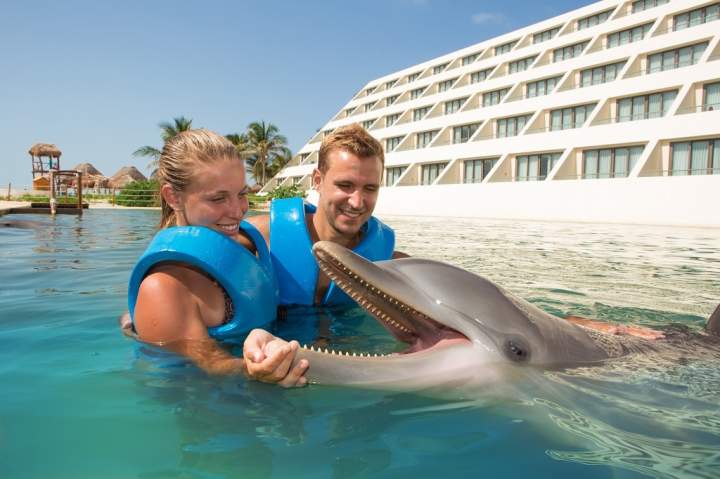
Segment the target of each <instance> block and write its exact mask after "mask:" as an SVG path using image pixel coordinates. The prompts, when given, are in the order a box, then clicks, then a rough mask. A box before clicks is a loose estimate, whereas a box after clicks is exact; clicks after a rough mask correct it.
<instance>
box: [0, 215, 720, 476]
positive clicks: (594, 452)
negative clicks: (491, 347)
mask: <svg viewBox="0 0 720 479" xmlns="http://www.w3.org/2000/svg"><path fill="white" fill-rule="evenodd" d="M156 215H157V212H154V211H152V212H150V211H100V210H91V211H89V212H88V213H87V214H86V215H84V216H83V217H82V218H76V217H74V216H59V217H58V218H57V219H55V220H51V219H50V218H47V217H39V216H18V218H23V219H34V220H38V221H42V222H44V223H45V227H44V228H42V229H41V230H39V231H32V230H13V229H3V230H0V264H1V265H2V268H0V311H1V312H0V384H2V399H0V477H3V478H5V477H7V478H41V477H42V478H48V477H50V478H82V477H92V478H95V477H103V478H113V477H122V478H127V477H141V478H163V477H198V478H215V477H218V478H219V477H243V478H245V477H247V478H253V477H258V478H265V477H268V478H270V477H271V478H284V477H338V478H346V477H387V478H395V477H408V476H411V475H412V476H413V477H418V478H424V477H438V476H441V475H443V476H450V477H469V476H470V475H472V476H473V477H475V476H478V475H482V476H485V477H495V476H500V475H502V476H507V475H512V476H521V477H576V476H580V475H582V476H583V477H585V478H595V477H598V478H600V477H603V478H604V477H623V478H624V477H628V478H631V477H667V478H672V477H707V478H711V477H717V472H716V471H717V470H720V452H719V451H720V412H719V411H720V399H719V398H720V373H719V372H718V371H720V368H718V366H720V360H718V357H717V356H715V355H713V354H707V355H694V356H693V354H692V351H686V352H683V354H681V355H678V358H680V359H677V358H674V359H672V360H667V361H665V360H663V361H656V360H652V361H651V360H644V359H643V358H638V360H637V362H636V363H633V364H632V365H630V366H628V364H624V365H621V366H613V367H603V368H596V369H594V370H583V371H566V372H554V373H548V374H546V375H543V376H540V377H539V380H538V382H537V384H533V385H532V386H533V387H532V388H529V389H530V391H529V393H528V391H527V390H525V391H524V394H523V395H522V396H518V397H517V398H510V399H509V400H507V401H504V402H501V403H498V402H497V401H490V402H488V401H483V400H482V399H483V398H481V397H480V398H477V397H463V396H462V395H461V394H459V395H458V396H457V397H451V398H449V399H448V398H445V399H438V398H432V397H424V396H421V395H415V394H407V393H404V394H403V393H387V392H374V391H358V390H351V389H343V388H329V387H310V388H305V389H302V390H289V391H288V390H282V389H279V388H276V387H272V386H267V385H264V384H258V383H253V382H246V381H244V380H242V379H236V378H226V379H218V378H210V377H207V376H206V375H204V374H203V373H201V372H199V371H197V370H196V369H195V368H194V367H192V366H189V365H187V364H185V363H183V362H181V361H174V360H172V359H171V358H164V359H163V358H160V359H152V358H149V357H148V355H146V354H143V353H142V351H139V348H138V347H137V345H135V344H134V343H133V342H132V341H130V340H127V339H126V338H124V337H122V336H121V335H120V334H119V333H118V331H117V327H116V319H117V316H118V315H119V314H120V312H121V311H122V310H123V309H124V308H125V304H126V291H127V287H126V283H127V279H128V276H129V272H130V269H131V268H132V265H133V263H134V261H135V260H136V259H137V257H138V256H139V254H140V253H141V252H142V250H143V248H144V247H145V246H146V244H147V242H148V241H149V239H150V237H151V235H152V233H153V230H154V225H155V223H156V220H157V218H156ZM384 219H385V220H386V222H388V223H389V224H390V225H392V226H393V227H394V228H395V229H396V231H397V236H398V249H401V250H403V251H406V252H408V253H410V254H412V255H416V256H423V257H430V258H434V259H440V260H443V261H448V262H452V263H455V264H459V265H461V266H463V267H465V268H467V269H470V270H472V271H475V272H477V273H480V274H483V275H486V276H488V277H490V278H491V279H493V280H494V281H497V282H498V283H500V284H502V285H503V286H505V287H506V288H508V289H510V290H512V291H513V292H515V293H517V294H519V295H520V296H522V297H524V298H526V299H528V300H530V301H532V302H533V303H535V304H537V305H538V306H540V307H542V308H544V309H546V310H547V311H550V312H552V313H555V314H560V315H565V314H580V315H586V316H592V317H597V318H600V319H605V320H611V321H618V322H632V323H641V324H645V325H649V326H656V327H661V326H664V325H668V324H674V323H681V324H683V325H687V326H689V327H690V328H694V329H700V328H701V327H702V324H703V322H704V319H705V318H706V317H707V315H708V314H709V313H710V312H711V311H712V310H713V309H714V307H715V306H716V303H718V302H719V301H720V230H717V229H701V228H695V229H693V228H668V227H651V226H627V225H594V224H569V223H543V222H518V221H500V220H468V219H462V220H461V219H439V218H408V217H387V218H384ZM276 332H277V333H278V334H281V335H283V336H285V337H288V338H300V339H303V340H305V341H313V340H315V339H317V338H319V340H320V341H321V342H323V344H330V345H334V346H337V347H342V348H344V349H349V348H351V347H358V348H362V349H364V350H371V351H391V350H395V349H397V348H398V345H397V344H395V343H394V342H393V341H392V340H391V339H390V338H389V337H388V336H387V334H386V333H385V332H384V330H383V329H382V328H381V327H379V326H378V325H376V324H375V323H374V321H373V320H372V319H370V318H369V317H367V316H366V315H365V314H364V313H362V312H361V311H358V310H354V311H350V312H345V313H342V314H337V313H333V312H321V313H319V314H316V315H313V316H299V315H292V316H291V318H290V319H289V320H288V321H286V322H285V323H283V324H280V325H277V327H276ZM685 353H687V354H685ZM675 359H677V360H675ZM451 396H452V395H451Z"/></svg>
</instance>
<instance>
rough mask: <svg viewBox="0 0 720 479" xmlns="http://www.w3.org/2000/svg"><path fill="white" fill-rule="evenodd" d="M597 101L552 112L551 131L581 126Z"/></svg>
mask: <svg viewBox="0 0 720 479" xmlns="http://www.w3.org/2000/svg"><path fill="white" fill-rule="evenodd" d="M595 105H597V103H589V104H587V105H580V106H574V107H572V108H561V109H559V110H553V111H551V112H550V131H557V130H569V129H572V128H580V127H582V126H583V125H584V124H585V120H587V117H588V116H590V113H592V111H593V109H594V108H595Z"/></svg>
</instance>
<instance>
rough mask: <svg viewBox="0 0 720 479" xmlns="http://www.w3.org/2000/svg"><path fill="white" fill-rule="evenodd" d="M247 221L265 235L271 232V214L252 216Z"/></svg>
mask: <svg viewBox="0 0 720 479" xmlns="http://www.w3.org/2000/svg"><path fill="white" fill-rule="evenodd" d="M245 221H247V222H248V223H250V224H251V225H253V226H254V227H255V228H257V229H258V230H259V231H260V233H262V235H263V236H267V235H268V234H270V215H255V216H250V217H248V218H246V219H245Z"/></svg>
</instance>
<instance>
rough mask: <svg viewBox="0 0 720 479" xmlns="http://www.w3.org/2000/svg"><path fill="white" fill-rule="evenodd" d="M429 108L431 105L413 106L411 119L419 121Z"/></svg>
mask: <svg viewBox="0 0 720 479" xmlns="http://www.w3.org/2000/svg"><path fill="white" fill-rule="evenodd" d="M430 108H432V105H427V106H424V107H422V108H415V109H414V110H413V121H420V120H422V119H423V118H425V115H427V114H428V112H429V111H430Z"/></svg>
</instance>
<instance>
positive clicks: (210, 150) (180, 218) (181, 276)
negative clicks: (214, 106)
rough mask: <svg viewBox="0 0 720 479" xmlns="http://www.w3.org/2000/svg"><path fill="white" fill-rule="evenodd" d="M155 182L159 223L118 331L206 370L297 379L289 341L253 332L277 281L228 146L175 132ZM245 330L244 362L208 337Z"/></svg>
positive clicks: (268, 310)
mask: <svg viewBox="0 0 720 479" xmlns="http://www.w3.org/2000/svg"><path fill="white" fill-rule="evenodd" d="M158 180H159V182H160V196H161V206H162V220H161V224H160V228H161V230H160V231H159V232H158V234H157V235H156V237H155V238H154V239H153V242H152V243H151V244H150V246H149V247H148V250H147V251H146V252H145V254H144V255H143V257H142V258H141V259H140V261H139V262H138V264H137V266H136V267H135V269H134V270H133V274H132V277H131V281H130V287H129V293H128V296H129V315H128V316H127V317H126V319H125V321H124V328H125V329H126V330H132V331H134V333H135V335H136V336H137V337H138V339H140V340H142V341H145V342H148V343H152V344H156V345H160V346H162V347H165V348H167V349H169V350H172V351H174V352H176V353H179V354H182V355H184V356H186V357H188V358H190V359H191V360H192V361H193V362H194V363H195V364H197V365H198V366H199V367H200V368H202V369H204V370H205V371H207V372H209V373H211V374H244V375H246V376H247V377H250V378H254V379H258V380H260V381H264V382H272V383H279V384H280V385H282V386H287V387H292V386H302V385H304V384H305V382H306V380H305V377H304V373H305V371H306V369H307V367H308V364H307V361H301V362H300V363H298V365H296V366H295V367H294V368H291V363H292V359H293V357H294V355H295V351H297V348H298V344H297V342H296V341H292V342H289V343H288V342H286V341H284V340H282V339H280V338H276V337H274V336H273V335H272V334H270V333H268V332H267V331H264V330H262V329H258V328H255V329H253V327H256V326H257V327H259V326H262V325H263V324H265V323H267V322H269V321H272V320H273V319H274V317H275V308H276V301H277V286H276V285H275V283H274V281H275V280H274V273H273V272H272V267H271V266H270V263H269V255H268V253H267V247H266V245H265V242H264V241H263V240H262V236H261V235H260V234H259V233H258V232H257V230H255V228H254V227H252V226H251V225H249V224H248V223H245V222H243V218H244V216H245V214H246V213H247V210H248V199H247V192H248V186H247V184H246V181H245V165H244V162H243V159H242V158H241V157H240V155H239V154H238V152H237V150H236V149H235V147H234V146H233V145H232V144H231V143H230V142H229V141H228V140H227V139H225V138H224V137H222V136H220V135H218V134H216V133H213V132H210V131H208V130H204V129H198V130H190V131H186V132H182V133H180V134H179V135H177V136H176V137H174V138H172V139H170V140H168V141H167V142H166V144H165V147H164V148H163V151H162V154H161V156H160V164H159V168H158ZM241 242H242V243H244V244H252V245H255V248H254V249H255V250H254V251H252V252H250V251H248V250H247V249H246V248H245V247H243V246H241ZM251 329H252V330H251ZM248 331H250V334H249V335H248V337H247V339H246V340H245V343H244V348H243V349H244V351H246V352H247V351H248V350H250V351H252V353H251V357H250V358H247V359H249V360H245V359H243V358H238V357H235V356H233V355H231V354H230V353H229V352H227V351H226V350H225V349H223V348H222V347H221V346H220V344H219V343H218V342H217V341H216V339H215V338H220V339H222V338H224V337H227V336H231V335H237V334H242V333H247V332H248ZM246 357H247V354H246Z"/></svg>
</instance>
